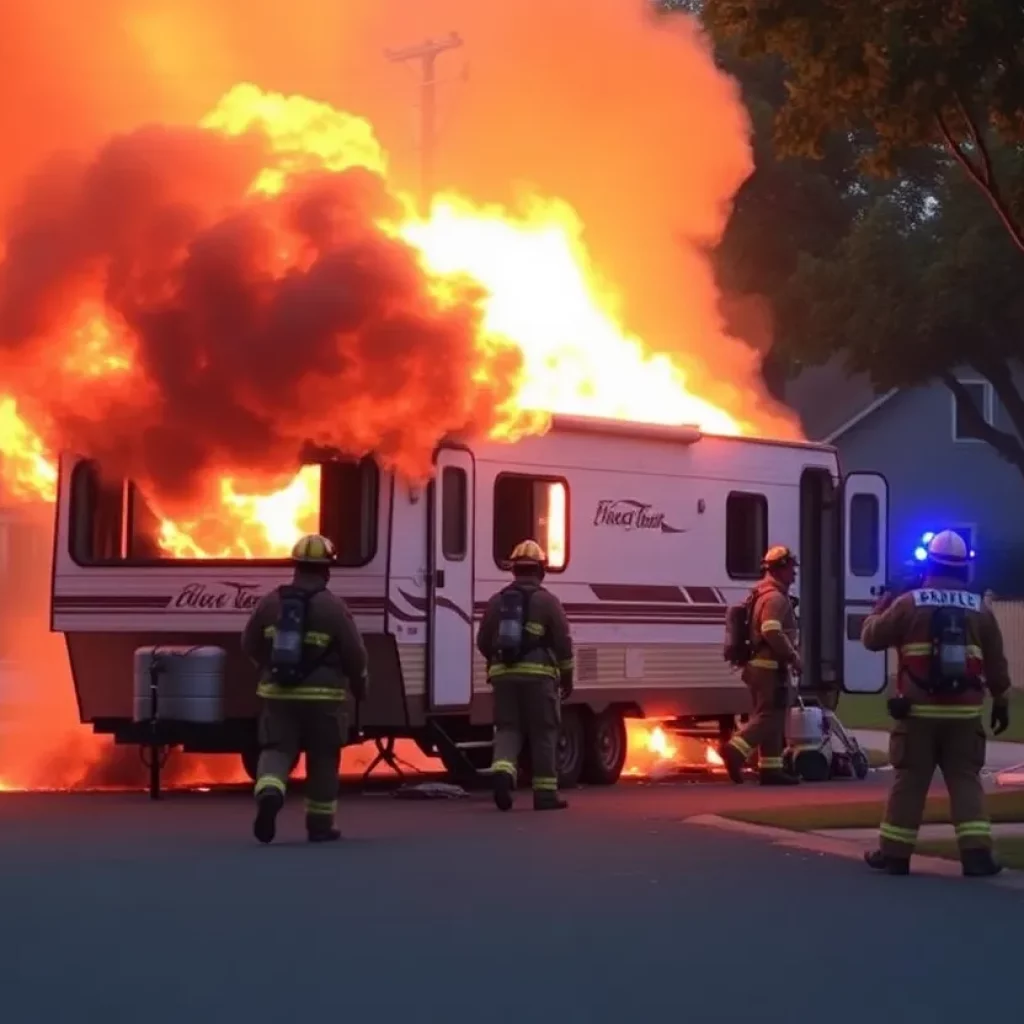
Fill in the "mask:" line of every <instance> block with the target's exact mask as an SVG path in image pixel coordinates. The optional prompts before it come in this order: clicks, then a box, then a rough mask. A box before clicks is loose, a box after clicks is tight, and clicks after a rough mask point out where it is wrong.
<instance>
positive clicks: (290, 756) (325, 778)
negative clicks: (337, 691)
mask: <svg viewBox="0 0 1024 1024" xmlns="http://www.w3.org/2000/svg"><path fill="white" fill-rule="evenodd" d="M346 726H347V720H346V709H345V705H344V704H342V703H341V702H340V701H333V700H332V701H324V700H264V701H263V710H262V712H261V714H260V723H259V736H260V760H259V767H258V769H257V773H256V774H257V778H256V790H255V792H256V797H257V799H258V798H259V796H260V794H262V793H264V792H266V791H267V790H268V789H276V790H277V791H278V792H280V793H281V794H282V795H283V794H284V792H285V790H286V787H287V781H288V776H289V775H290V774H291V771H292V769H293V768H294V767H295V762H296V761H297V760H298V757H299V754H300V753H303V752H304V753H305V755H306V825H307V827H309V828H312V829H317V828H330V827H331V826H332V825H333V824H334V812H335V810H336V809H337V799H338V773H339V771H340V769H341V748H342V745H343V743H344V737H345V729H346Z"/></svg>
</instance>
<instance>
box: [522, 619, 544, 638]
mask: <svg viewBox="0 0 1024 1024" xmlns="http://www.w3.org/2000/svg"><path fill="white" fill-rule="evenodd" d="M523 631H524V632H526V633H529V634H530V636H543V635H544V626H543V624H542V623H540V622H527V623H526V625H525V626H523Z"/></svg>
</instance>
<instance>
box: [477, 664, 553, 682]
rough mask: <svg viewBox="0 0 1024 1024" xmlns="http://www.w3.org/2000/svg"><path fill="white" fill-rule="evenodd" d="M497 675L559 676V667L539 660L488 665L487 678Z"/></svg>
mask: <svg viewBox="0 0 1024 1024" xmlns="http://www.w3.org/2000/svg"><path fill="white" fill-rule="evenodd" d="M497 676H551V677H552V678H557V676H558V669H557V668H555V666H554V665H543V664H541V663H540V662H537V661H520V662H519V663H518V664H515V665H502V664H501V663H500V662H499V663H498V664H496V665H489V666H488V667H487V678H488V679H494V678H496V677H497Z"/></svg>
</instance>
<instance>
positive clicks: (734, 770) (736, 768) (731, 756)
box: [720, 743, 747, 786]
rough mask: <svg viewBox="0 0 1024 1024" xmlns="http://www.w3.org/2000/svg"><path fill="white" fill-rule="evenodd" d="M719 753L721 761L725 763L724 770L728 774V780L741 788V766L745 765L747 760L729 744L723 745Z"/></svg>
mask: <svg viewBox="0 0 1024 1024" xmlns="http://www.w3.org/2000/svg"><path fill="white" fill-rule="evenodd" d="M720 753H721V755H722V760H723V761H724V762H725V770H726V771H727V772H728V773H729V778H730V779H732V781H733V782H735V783H736V785H737V786H742V785H743V766H744V765H745V764H746V763H747V759H746V758H745V757H744V756H743V755H742V754H741V753H740V752H739V751H738V750H737V749H736V748H735V747H734V746H733V745H732V744H731V743H726V744H724V745H723V746H722V749H721V751H720Z"/></svg>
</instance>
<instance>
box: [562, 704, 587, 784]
mask: <svg viewBox="0 0 1024 1024" xmlns="http://www.w3.org/2000/svg"><path fill="white" fill-rule="evenodd" d="M585 751H586V737H585V735H584V730H583V718H582V716H581V715H580V712H579V709H578V708H573V707H568V708H562V728H561V730H560V731H559V734H558V760H557V765H558V785H559V786H561V787H562V788H563V789H572V788H573V787H574V786H576V785H578V784H579V781H580V776H581V775H582V774H583V761H584V754H585Z"/></svg>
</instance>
